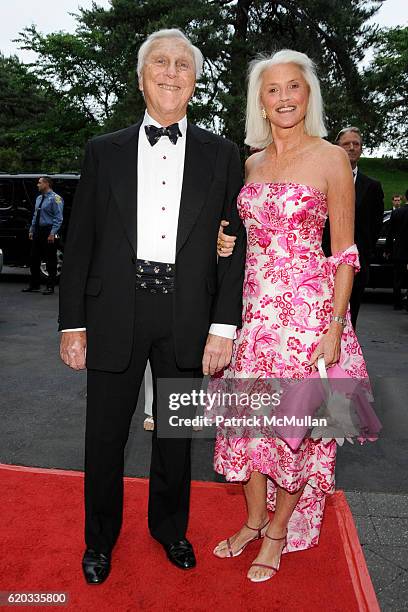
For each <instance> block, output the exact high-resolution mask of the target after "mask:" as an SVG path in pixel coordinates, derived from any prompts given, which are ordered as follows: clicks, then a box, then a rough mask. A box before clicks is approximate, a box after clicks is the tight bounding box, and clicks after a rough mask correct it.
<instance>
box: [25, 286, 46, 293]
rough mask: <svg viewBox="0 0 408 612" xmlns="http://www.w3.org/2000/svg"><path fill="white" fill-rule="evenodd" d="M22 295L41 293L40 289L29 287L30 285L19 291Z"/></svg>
mask: <svg viewBox="0 0 408 612" xmlns="http://www.w3.org/2000/svg"><path fill="white" fill-rule="evenodd" d="M21 291H22V293H38V291H41V287H31V285H30V286H29V287H26V288H25V289H22V290H21Z"/></svg>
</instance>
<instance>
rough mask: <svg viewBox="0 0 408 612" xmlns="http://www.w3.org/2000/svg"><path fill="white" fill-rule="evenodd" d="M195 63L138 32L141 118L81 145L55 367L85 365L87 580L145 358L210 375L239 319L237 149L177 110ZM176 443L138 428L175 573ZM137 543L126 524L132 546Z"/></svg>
mask: <svg viewBox="0 0 408 612" xmlns="http://www.w3.org/2000/svg"><path fill="white" fill-rule="evenodd" d="M202 62H203V58H202V55H201V53H200V51H199V50H198V49H197V48H196V47H193V45H192V44H191V43H190V41H189V40H188V39H187V38H186V37H185V36H184V35H183V34H182V33H181V32H180V31H178V30H162V31H160V32H156V33H154V34H152V35H151V36H149V38H148V39H147V40H146V41H145V43H143V45H142V46H141V48H140V50H139V55H138V75H139V88H140V89H141V91H142V92H143V96H144V99H145V103H146V112H145V115H144V117H143V119H142V120H141V121H139V122H138V123H136V124H135V125H133V126H130V127H129V128H126V129H124V130H120V131H119V132H115V133H113V134H107V135H103V136H99V137H96V138H94V139H92V140H91V141H90V142H89V143H88V145H87V148H86V152H85V160H84V165H83V169H82V174H81V180H80V183H79V186H78V188H77V192H76V196H75V200H74V205H73V210H72V214H71V219H70V227H69V234H68V238H67V244H66V247H65V253H64V266H63V271H62V276H61V286H60V318H59V321H60V325H59V329H60V331H61V332H62V333H61V349H60V353H61V358H62V359H63V361H64V362H65V363H66V364H67V365H69V366H70V367H71V368H73V369H83V368H84V367H87V370H88V376H87V381H88V382H87V417H86V438H85V540H86V550H85V553H84V557H83V561H82V567H83V571H84V575H85V578H86V580H87V582H88V583H93V584H98V583H101V582H103V581H104V580H105V579H106V578H107V576H108V575H109V572H110V560H111V553H112V549H113V547H114V545H115V543H116V541H117V538H118V536H119V532H120V527H121V522H122V509H123V469H124V459H123V454H124V448H125V445H126V441H127V437H128V434H129V427H130V422H131V419H132V416H133V412H134V409H135V406H136V400H137V396H138V392H139V387H140V384H141V381H142V379H143V374H144V371H145V367H146V363H147V361H148V360H149V362H150V365H151V368H152V374H153V382H154V384H156V382H157V380H158V379H160V378H195V377H199V376H202V374H203V373H204V374H213V373H214V372H216V371H218V370H220V369H222V368H223V367H225V366H226V365H227V364H228V363H229V360H230V358H231V354H232V338H233V337H234V334H235V330H236V327H237V326H239V325H240V324H241V313H242V283H243V276H244V258H245V231H244V228H243V225H242V223H241V221H240V218H239V215H238V211H237V208H236V198H237V195H238V193H239V190H240V188H241V186H242V174H241V164H240V159H239V153H238V148H237V147H236V145H234V144H233V143H231V142H230V141H228V140H225V139H223V138H221V137H219V136H216V135H214V134H211V133H210V132H208V131H206V130H202V129H200V128H198V127H196V126H194V125H193V124H191V123H189V122H188V120H187V117H186V110H187V105H188V103H189V101H190V99H191V97H192V95H193V93H194V88H195V82H196V77H198V76H199V74H200V71H201V68H202ZM221 219H228V221H229V222H230V226H229V229H230V231H231V233H233V234H234V235H237V236H238V238H237V242H236V246H235V249H234V254H233V256H232V257H230V258H228V259H220V260H218V261H217V255H216V244H217V234H218V228H219V224H220V221H221ZM118 270H119V273H118ZM153 416H154V418H155V421H156V418H157V415H156V414H154V415H153ZM159 418H160V413H159ZM190 442H191V441H190V440H189V439H188V438H180V439H172V438H164V437H159V436H158V435H157V429H155V431H154V433H153V436H152V459H151V471H150V481H149V513H148V523H149V529H150V533H151V535H152V536H153V537H154V538H155V539H156V540H157V541H158V542H160V543H161V544H162V546H163V547H164V549H165V551H166V553H167V556H168V558H169V560H170V561H171V562H172V563H173V564H174V565H176V566H177V567H179V568H181V569H190V568H192V567H194V566H195V564H196V560H195V555H194V551H193V548H192V545H191V544H190V542H188V540H186V537H185V534H186V530H187V523H188V509H189V492H190ZM135 527H136V526H135ZM137 540H138V534H137V533H136V532H135V546H137Z"/></svg>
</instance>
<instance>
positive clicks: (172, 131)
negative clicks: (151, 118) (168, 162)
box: [145, 123, 181, 147]
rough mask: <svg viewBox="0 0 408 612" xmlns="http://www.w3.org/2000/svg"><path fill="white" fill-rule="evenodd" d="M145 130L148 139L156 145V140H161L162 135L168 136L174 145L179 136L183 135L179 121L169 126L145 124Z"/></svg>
mask: <svg viewBox="0 0 408 612" xmlns="http://www.w3.org/2000/svg"><path fill="white" fill-rule="evenodd" d="M145 132H146V136H147V139H148V141H149V142H150V144H151V145H152V147H154V145H155V144H156V142H159V140H160V138H161V137H162V136H168V137H169V140H170V142H172V143H173V144H174V145H175V144H176V143H177V138H178V137H179V136H181V132H180V128H179V124H178V123H173V124H172V125H169V126H167V127H156V126H155V125H145Z"/></svg>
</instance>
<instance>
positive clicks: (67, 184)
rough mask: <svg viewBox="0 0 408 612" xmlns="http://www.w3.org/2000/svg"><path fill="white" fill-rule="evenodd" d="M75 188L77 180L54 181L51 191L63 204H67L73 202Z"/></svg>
mask: <svg viewBox="0 0 408 612" xmlns="http://www.w3.org/2000/svg"><path fill="white" fill-rule="evenodd" d="M77 186H78V179H55V180H54V187H53V189H54V191H55V192H56V193H58V195H60V196H61V197H62V198H63V199H64V202H65V204H69V203H71V202H72V200H73V197H74V194H75V189H76V188H77Z"/></svg>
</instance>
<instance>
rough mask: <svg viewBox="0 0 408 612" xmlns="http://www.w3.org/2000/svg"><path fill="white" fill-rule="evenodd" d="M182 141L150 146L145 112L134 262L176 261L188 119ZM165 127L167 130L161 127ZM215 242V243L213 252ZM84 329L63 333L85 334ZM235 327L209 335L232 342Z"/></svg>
mask: <svg viewBox="0 0 408 612" xmlns="http://www.w3.org/2000/svg"><path fill="white" fill-rule="evenodd" d="M178 124H179V129H180V132H181V137H179V138H178V139H177V143H176V144H173V143H172V142H171V141H170V139H169V138H168V137H167V136H162V137H161V138H160V139H159V141H158V142H157V143H156V144H155V145H154V146H152V145H151V144H150V142H149V140H148V138H147V135H146V132H145V125H155V126H156V127H162V126H161V125H160V123H157V121H155V120H154V119H153V118H152V117H150V115H149V114H148V112H147V111H145V115H144V118H143V121H142V124H141V126H140V131H139V144H138V156H137V258H138V259H147V260H150V261H160V262H164V263H175V261H176V239H177V226H178V218H179V211H180V200H181V190H182V185H183V173H184V155H185V150H186V133H187V117H186V116H184V117H183V118H182V119H181V120H180V121H179V122H178ZM163 127H166V126H163ZM215 248H216V241H214V249H215ZM85 329H86V328H85V327H79V328H75V329H63V330H62V331H85ZM235 331H236V326H235V325H227V324H220V323H213V324H212V325H211V327H210V330H209V333H210V334H213V335H215V336H223V337H224V338H230V339H232V338H234V335H235Z"/></svg>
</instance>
